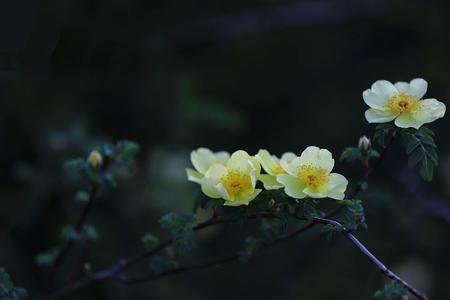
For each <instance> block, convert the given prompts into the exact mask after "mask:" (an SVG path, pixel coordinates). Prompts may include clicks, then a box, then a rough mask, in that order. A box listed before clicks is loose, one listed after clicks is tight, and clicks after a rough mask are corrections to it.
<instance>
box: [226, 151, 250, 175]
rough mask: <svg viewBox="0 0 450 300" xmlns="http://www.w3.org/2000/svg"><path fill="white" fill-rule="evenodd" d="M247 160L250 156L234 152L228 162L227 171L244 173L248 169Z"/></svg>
mask: <svg viewBox="0 0 450 300" xmlns="http://www.w3.org/2000/svg"><path fill="white" fill-rule="evenodd" d="M249 159H250V155H248V153H247V152H245V151H243V150H238V151H236V152H234V153H233V154H232V155H231V157H230V160H229V161H228V164H227V167H228V170H230V171H232V170H240V171H241V172H246V171H247V170H248V169H249V168H250V164H249Z"/></svg>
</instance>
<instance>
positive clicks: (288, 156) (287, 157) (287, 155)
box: [281, 152, 297, 162]
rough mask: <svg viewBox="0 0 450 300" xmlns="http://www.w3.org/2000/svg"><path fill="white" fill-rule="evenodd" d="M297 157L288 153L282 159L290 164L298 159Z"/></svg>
mask: <svg viewBox="0 0 450 300" xmlns="http://www.w3.org/2000/svg"><path fill="white" fill-rule="evenodd" d="M296 157H297V155H295V154H294V153H292V152H286V153H283V155H281V159H284V160H286V161H288V162H290V161H293V160H294V158H296Z"/></svg>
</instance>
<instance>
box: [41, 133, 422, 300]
mask: <svg viewBox="0 0 450 300" xmlns="http://www.w3.org/2000/svg"><path fill="white" fill-rule="evenodd" d="M395 135H396V132H395V131H394V132H393V133H392V134H391V136H390V138H389V141H388V143H387V144H386V146H385V147H384V148H383V150H382V151H381V153H380V157H379V158H378V160H377V161H376V163H375V164H374V165H373V166H370V165H368V164H366V165H364V172H363V180H364V181H366V180H368V178H369V177H370V175H371V173H372V172H373V171H374V169H375V168H377V167H378V166H379V165H380V164H381V162H382V161H383V160H384V158H385V156H386V153H387V151H388V149H389V148H390V146H391V145H392V144H393V142H394V140H395ZM361 191H362V187H361V185H359V184H358V185H357V187H356V188H355V189H354V190H353V192H351V193H350V194H349V196H348V197H347V199H354V198H355V197H356V196H357V195H358V194H359V192H361ZM95 193H96V191H95ZM95 193H94V197H95ZM91 195H92V193H91ZM89 202H92V201H89ZM88 206H89V205H87V206H86V207H85V211H86V213H84V212H83V214H82V217H81V218H80V220H84V219H85V215H87V211H88V210H89V209H88V208H87V207H88ZM86 208H87V209H86ZM342 208H343V206H340V207H338V208H337V209H336V210H334V211H332V212H330V213H328V214H327V215H326V217H325V218H323V219H319V218H314V219H313V220H312V221H310V222H309V223H308V224H306V225H305V226H303V227H301V228H299V229H296V230H294V231H291V232H289V233H286V234H284V235H282V236H280V237H278V238H277V239H274V240H272V241H270V242H266V243H265V245H264V246H265V247H267V246H270V245H273V244H276V243H279V242H282V241H285V240H289V239H292V238H294V237H296V236H297V235H299V234H301V233H303V232H305V231H307V230H309V229H311V228H313V227H315V226H316V225H317V224H324V223H326V224H334V225H335V226H336V225H337V224H339V223H337V222H336V221H333V220H329V218H331V217H332V216H334V215H336V214H338V213H339V212H340V211H341V209H342ZM263 217H271V216H269V215H267V216H263ZM230 221H231V220H230V219H228V218H221V217H219V216H218V215H217V214H216V213H214V214H213V216H212V217H211V218H210V219H208V220H206V221H204V222H201V223H199V224H197V225H196V226H194V227H193V230H194V231H198V230H201V229H204V228H207V227H209V226H213V225H217V224H222V223H227V222H230ZM83 222H84V221H83ZM78 224H80V222H79V223H78ZM81 224H82V222H81ZM339 227H341V228H343V226H342V225H340V224H339ZM342 232H343V234H344V235H345V236H346V237H347V238H349V239H350V240H351V241H352V242H353V243H354V244H355V245H356V246H357V247H358V248H359V249H360V250H361V251H363V253H364V254H366V255H367V256H368V257H369V258H370V259H371V260H372V261H373V262H374V263H375V264H376V265H377V266H378V267H379V268H380V270H381V271H382V272H383V273H384V274H385V275H386V276H387V277H389V278H391V279H393V280H396V281H398V282H399V283H400V284H402V285H404V286H405V287H406V288H407V289H408V290H409V291H410V292H411V293H412V294H413V295H415V296H416V297H418V298H419V299H421V300H429V299H428V298H427V297H426V296H424V295H423V294H422V293H420V292H419V291H418V290H417V289H415V288H414V287H412V286H410V285H409V284H408V283H406V282H405V281H404V280H402V279H401V278H400V277H398V276H397V275H396V274H395V273H393V272H392V271H390V270H389V269H387V268H386V267H385V266H384V264H383V263H381V261H379V260H378V259H377V258H376V257H375V256H373V255H372V254H371V253H370V252H369V250H367V248H366V247H365V246H364V245H362V244H361V242H359V241H358V240H357V239H356V238H355V237H354V236H353V235H352V234H351V233H350V232H349V231H347V230H343V231H342ZM172 242H173V239H172V237H168V238H166V239H165V240H163V241H161V242H160V243H159V244H158V245H157V246H156V247H154V248H153V249H149V250H146V251H144V252H142V253H140V254H137V255H134V256H130V257H127V258H123V259H120V260H119V261H118V262H117V263H116V264H114V265H112V266H111V267H109V268H107V269H104V270H103V271H99V272H96V273H88V275H87V276H86V277H84V278H82V279H80V280H78V281H77V282H74V283H72V284H69V285H67V286H65V287H63V288H61V289H60V290H58V291H56V292H54V293H53V294H51V295H49V296H48V297H45V298H43V299H49V300H50V299H52V300H54V299H63V298H65V297H67V296H69V295H71V294H72V293H74V292H76V291H77V290H80V289H82V288H84V287H86V286H89V285H92V284H93V283H95V282H99V281H103V280H106V279H115V280H118V281H121V282H124V283H128V284H130V283H138V282H143V281H149V280H155V279H159V278H161V277H164V276H168V275H172V274H177V273H182V272H187V271H191V270H197V269H204V268H207V267H212V266H215V265H220V264H224V263H227V262H232V261H235V260H238V259H239V257H240V255H239V253H235V254H232V255H229V256H225V257H220V258H217V259H212V260H208V261H204V262H200V263H196V264H192V265H188V266H181V267H177V268H174V269H171V270H168V271H164V272H162V273H159V274H144V275H141V276H138V277H134V278H130V277H128V276H126V275H125V274H123V272H124V271H125V270H126V269H128V268H129V267H131V266H133V265H135V264H137V263H139V262H141V261H142V260H144V259H146V258H148V257H150V256H152V255H155V254H156V253H158V252H160V251H161V250H163V249H164V248H166V247H167V246H169V245H171V244H172ZM66 247H67V246H66ZM70 247H71V245H70V246H69V247H68V248H69V249H70ZM67 251H68V250H67ZM60 260H61V259H60ZM37 299H39V298H37Z"/></svg>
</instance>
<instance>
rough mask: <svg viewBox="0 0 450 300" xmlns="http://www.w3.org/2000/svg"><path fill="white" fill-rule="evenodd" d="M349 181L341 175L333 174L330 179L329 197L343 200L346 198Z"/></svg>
mask: <svg viewBox="0 0 450 300" xmlns="http://www.w3.org/2000/svg"><path fill="white" fill-rule="evenodd" d="M347 185H348V180H347V179H346V178H345V177H344V176H342V175H341V174H337V173H331V174H330V175H329V177H328V191H327V194H328V197H329V198H332V199H337V200H342V199H344V197H345V194H344V193H345V190H346V189H347Z"/></svg>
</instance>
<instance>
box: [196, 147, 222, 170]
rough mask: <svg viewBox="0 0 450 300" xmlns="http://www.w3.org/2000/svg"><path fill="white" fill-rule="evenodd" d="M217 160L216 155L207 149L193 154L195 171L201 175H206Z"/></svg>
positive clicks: (201, 149) (200, 149)
mask: <svg viewBox="0 0 450 300" xmlns="http://www.w3.org/2000/svg"><path fill="white" fill-rule="evenodd" d="M215 160H216V158H215V156H214V153H212V151H211V150H209V149H207V148H198V149H197V150H194V151H192V152H191V162H192V164H193V165H194V167H195V169H196V170H197V171H198V172H200V173H201V174H205V173H206V171H208V168H209V167H210V166H211V164H213V163H214V162H215Z"/></svg>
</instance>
